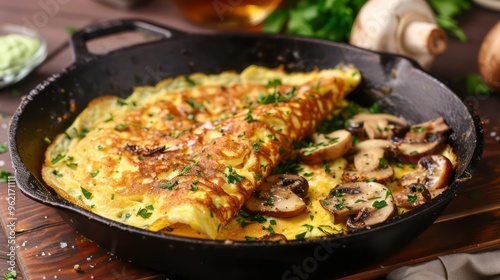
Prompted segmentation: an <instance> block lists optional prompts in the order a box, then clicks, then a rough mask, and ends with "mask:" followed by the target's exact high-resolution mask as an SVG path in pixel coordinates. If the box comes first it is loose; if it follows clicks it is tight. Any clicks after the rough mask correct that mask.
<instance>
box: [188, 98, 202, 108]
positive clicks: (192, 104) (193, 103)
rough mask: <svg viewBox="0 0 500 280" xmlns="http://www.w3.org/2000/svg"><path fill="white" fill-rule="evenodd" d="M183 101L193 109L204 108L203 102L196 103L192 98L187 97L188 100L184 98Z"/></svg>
mask: <svg viewBox="0 0 500 280" xmlns="http://www.w3.org/2000/svg"><path fill="white" fill-rule="evenodd" d="M185 102H186V103H187V104H189V106H191V108H193V109H204V108H205V105H203V104H198V103H196V101H194V100H190V99H188V100H186V101H185Z"/></svg>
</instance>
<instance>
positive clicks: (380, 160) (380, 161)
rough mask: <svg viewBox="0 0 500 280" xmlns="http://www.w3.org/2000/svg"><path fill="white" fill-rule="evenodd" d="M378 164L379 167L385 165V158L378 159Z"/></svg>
mask: <svg viewBox="0 0 500 280" xmlns="http://www.w3.org/2000/svg"><path fill="white" fill-rule="evenodd" d="M378 165H379V166H380V168H384V167H385V159H384V158H383V157H382V158H380V159H379V161H378Z"/></svg>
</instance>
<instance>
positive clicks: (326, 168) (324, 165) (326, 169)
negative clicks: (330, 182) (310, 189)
mask: <svg viewBox="0 0 500 280" xmlns="http://www.w3.org/2000/svg"><path fill="white" fill-rule="evenodd" d="M323 169H324V170H325V172H326V173H330V172H332V170H331V169H330V163H328V162H327V161H325V162H323Z"/></svg>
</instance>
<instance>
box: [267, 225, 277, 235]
mask: <svg viewBox="0 0 500 280" xmlns="http://www.w3.org/2000/svg"><path fill="white" fill-rule="evenodd" d="M266 230H267V231H269V233H270V234H274V233H275V232H274V228H273V226H268V227H267V228H266Z"/></svg>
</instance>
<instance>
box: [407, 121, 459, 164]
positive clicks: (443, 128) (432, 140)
mask: <svg viewBox="0 0 500 280" xmlns="http://www.w3.org/2000/svg"><path fill="white" fill-rule="evenodd" d="M449 131H450V127H449V126H448V125H447V124H446V122H445V121H444V119H443V118H442V117H439V118H437V119H434V120H431V121H428V122H424V123H421V124H417V125H413V126H411V127H410V130H409V131H408V132H407V133H406V135H405V137H404V139H403V141H401V142H400V143H398V147H399V151H400V155H399V159H400V160H401V161H403V162H407V163H417V162H418V161H419V160H420V159H421V158H423V157H424V156H428V155H431V154H436V153H438V152H439V151H440V150H442V149H443V148H444V144H445V142H446V139H447V137H446V134H447V133H448V132H449Z"/></svg>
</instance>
